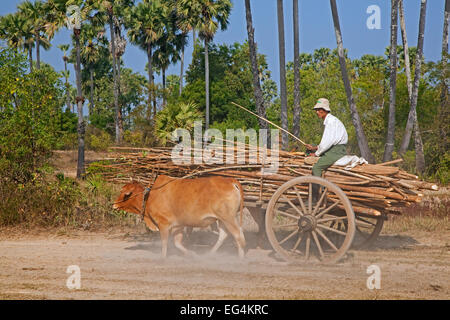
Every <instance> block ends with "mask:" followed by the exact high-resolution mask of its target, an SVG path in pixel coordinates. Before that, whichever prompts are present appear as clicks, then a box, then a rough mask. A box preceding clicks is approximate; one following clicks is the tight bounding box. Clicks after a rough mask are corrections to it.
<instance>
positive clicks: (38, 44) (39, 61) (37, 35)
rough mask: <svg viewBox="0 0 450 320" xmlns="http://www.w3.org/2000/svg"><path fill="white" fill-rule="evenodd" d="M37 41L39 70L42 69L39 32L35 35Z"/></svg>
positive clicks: (37, 64)
mask: <svg viewBox="0 0 450 320" xmlns="http://www.w3.org/2000/svg"><path fill="white" fill-rule="evenodd" d="M35 40H36V68H37V69H38V70H39V69H41V52H40V47H41V45H40V43H39V32H38V31H36V35H35Z"/></svg>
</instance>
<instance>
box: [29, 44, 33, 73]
mask: <svg viewBox="0 0 450 320" xmlns="http://www.w3.org/2000/svg"><path fill="white" fill-rule="evenodd" d="M28 56H29V59H30V73H32V72H33V47H32V43H31V42H30V43H29V44H28Z"/></svg>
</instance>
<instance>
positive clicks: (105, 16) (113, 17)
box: [87, 0, 134, 144]
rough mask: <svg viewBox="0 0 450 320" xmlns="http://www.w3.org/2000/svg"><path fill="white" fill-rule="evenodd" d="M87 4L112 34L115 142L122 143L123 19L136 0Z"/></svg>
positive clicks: (99, 0)
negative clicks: (121, 71) (120, 92)
mask: <svg viewBox="0 0 450 320" xmlns="http://www.w3.org/2000/svg"><path fill="white" fill-rule="evenodd" d="M87 4H88V5H89V6H92V7H93V8H96V9H97V14H95V15H94V17H93V18H94V20H95V21H96V22H95V23H96V24H100V25H102V24H105V23H107V24H108V25H109V29H110V36H111V42H110V45H111V56H112V61H113V63H112V65H113V81H114V110H115V114H116V117H115V136H116V137H115V142H116V144H120V143H121V142H122V135H123V119H122V109H121V108H120V106H119V77H120V56H121V55H122V54H123V53H124V51H125V46H126V42H125V40H124V39H123V38H122V37H121V27H122V24H123V19H124V18H125V16H127V15H128V12H129V11H130V10H131V8H132V7H133V5H134V0H88V1H87Z"/></svg>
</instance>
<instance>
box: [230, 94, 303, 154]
mask: <svg viewBox="0 0 450 320" xmlns="http://www.w3.org/2000/svg"><path fill="white" fill-rule="evenodd" d="M231 103H232V104H234V105H235V106H237V107H239V108H241V109H244V110H245V111H247V112H248V113H251V114H252V115H254V116H256V117H258V118H260V119H262V120H264V121H266V122H268V123H270V124H271V125H273V126H275V127H277V128H278V129H280V130H281V131H283V132H286V133H287V134H288V135H290V136H291V137H292V138H294V139H295V140H297V141H300V142H301V143H302V144H303V145H304V146H306V145H307V143H305V142H303V141H302V140H300V139H299V138H297V137H296V136H294V135H293V134H292V133H290V132H289V131H287V130H285V129H283V128H281V127H280V126H278V125H276V124H275V123H273V122H272V121H269V120H267V119H265V118H263V117H261V116H258V115H257V114H256V113H254V112H251V111H250V110H248V109H245V108H244V107H243V106H240V105H238V104H237V103H234V102H231Z"/></svg>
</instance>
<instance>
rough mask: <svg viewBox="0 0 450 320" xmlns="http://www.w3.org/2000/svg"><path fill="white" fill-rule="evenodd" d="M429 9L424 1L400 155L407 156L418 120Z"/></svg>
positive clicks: (421, 8) (421, 7) (421, 9)
mask: <svg viewBox="0 0 450 320" xmlns="http://www.w3.org/2000/svg"><path fill="white" fill-rule="evenodd" d="M426 8H427V0H422V3H421V6H420V19H419V35H418V39H417V55H416V70H415V73H414V85H413V90H412V96H411V105H410V110H409V115H408V121H407V123H406V128H405V134H404V136H403V140H402V143H401V145H400V149H399V154H400V155H403V154H405V152H406V150H407V149H408V146H409V142H410V140H411V134H412V130H413V127H414V124H415V119H416V117H417V116H416V114H415V113H416V107H417V97H418V93H419V81H420V72H421V67H422V58H423V42H424V31H425V15H426Z"/></svg>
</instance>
